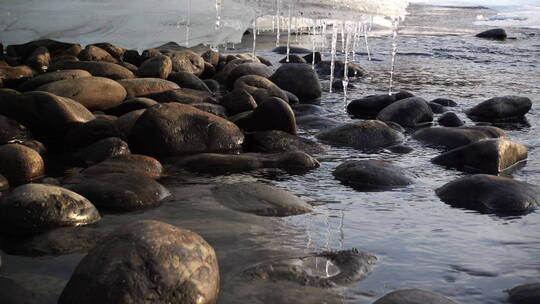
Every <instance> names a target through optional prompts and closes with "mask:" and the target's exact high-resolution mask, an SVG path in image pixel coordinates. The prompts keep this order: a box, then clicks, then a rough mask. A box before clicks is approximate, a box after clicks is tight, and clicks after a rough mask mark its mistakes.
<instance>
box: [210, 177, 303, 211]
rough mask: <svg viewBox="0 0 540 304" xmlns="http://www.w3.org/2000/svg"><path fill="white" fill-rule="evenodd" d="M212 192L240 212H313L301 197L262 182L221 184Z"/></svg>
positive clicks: (225, 203) (221, 201)
mask: <svg viewBox="0 0 540 304" xmlns="http://www.w3.org/2000/svg"><path fill="white" fill-rule="evenodd" d="M212 192H213V194H214V196H215V198H216V200H217V201H218V202H219V203H221V204H222V205H224V206H225V207H227V208H230V209H233V210H236V211H240V212H245V213H251V214H255V215H260V216H279V217H283V216H291V215H298V214H304V213H308V212H311V206H310V205H309V204H308V203H306V202H305V201H304V200H302V199H300V198H299V197H297V196H295V195H293V194H292V193H289V192H287V191H285V190H281V189H279V188H276V187H273V186H270V185H265V184H261V183H236V184H220V185H217V186H215V187H214V188H213V189H212Z"/></svg>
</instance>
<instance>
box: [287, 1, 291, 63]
mask: <svg viewBox="0 0 540 304" xmlns="http://www.w3.org/2000/svg"><path fill="white" fill-rule="evenodd" d="M291 21H292V19H291V5H290V4H289V23H288V24H287V62H289V61H290V59H289V57H290V55H291V23H292V22H291Z"/></svg>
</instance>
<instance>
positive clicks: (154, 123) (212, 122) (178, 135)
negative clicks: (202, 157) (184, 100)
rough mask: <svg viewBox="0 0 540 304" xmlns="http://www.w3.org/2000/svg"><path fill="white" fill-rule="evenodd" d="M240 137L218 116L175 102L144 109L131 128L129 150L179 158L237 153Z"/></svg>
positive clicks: (238, 133)
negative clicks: (201, 154)
mask: <svg viewBox="0 0 540 304" xmlns="http://www.w3.org/2000/svg"><path fill="white" fill-rule="evenodd" d="M243 142H244V134H243V133H242V131H240V129H238V127H237V126H236V125H235V124H234V123H232V122H230V121H227V120H225V119H223V118H221V117H218V116H215V115H212V114H210V113H207V112H204V111H201V110H199V109H196V108H194V107H192V106H188V105H183V104H179V103H166V104H158V105H155V106H152V107H150V108H148V109H147V110H146V111H145V112H144V113H143V114H142V115H141V117H139V119H138V120H137V122H136V123H135V125H134V126H133V129H132V132H131V137H130V140H129V144H130V147H131V149H132V151H135V152H136V153H141V154H148V155H182V154H195V153H204V152H230V151H238V150H240V149H241V145H242V143H243Z"/></svg>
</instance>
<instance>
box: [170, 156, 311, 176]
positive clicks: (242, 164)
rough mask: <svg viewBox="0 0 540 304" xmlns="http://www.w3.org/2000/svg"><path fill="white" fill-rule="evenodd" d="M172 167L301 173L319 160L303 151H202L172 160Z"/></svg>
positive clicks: (216, 172) (217, 170) (221, 172)
mask: <svg viewBox="0 0 540 304" xmlns="http://www.w3.org/2000/svg"><path fill="white" fill-rule="evenodd" d="M173 167H174V168H176V169H185V170H188V171H193V172H200V173H210V174H224V173H236V172H247V171H252V170H257V169H263V168H278V169H283V170H285V171H289V172H293V173H302V172H306V171H308V170H312V169H315V168H318V167H319V162H318V161H317V160H316V159H314V158H313V157H311V156H309V155H308V154H306V153H304V152H299V151H296V152H285V153H279V154H261V153H244V154H216V153H203V154H196V155H191V156H187V157H182V158H177V159H174V160H173Z"/></svg>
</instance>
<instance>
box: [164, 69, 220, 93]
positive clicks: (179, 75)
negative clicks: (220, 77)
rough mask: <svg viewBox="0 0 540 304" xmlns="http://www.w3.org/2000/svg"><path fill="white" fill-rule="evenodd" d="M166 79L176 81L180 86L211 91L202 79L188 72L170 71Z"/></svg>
mask: <svg viewBox="0 0 540 304" xmlns="http://www.w3.org/2000/svg"><path fill="white" fill-rule="evenodd" d="M167 80H169V81H172V82H174V83H176V84H177V85H178V86H179V87H181V88H188V89H193V90H199V91H207V92H212V91H211V90H210V89H209V88H208V86H206V83H205V82H204V81H202V80H201V79H200V78H199V77H197V76H195V75H193V74H191V73H188V72H176V73H172V74H171V75H169V77H168V78H167Z"/></svg>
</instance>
